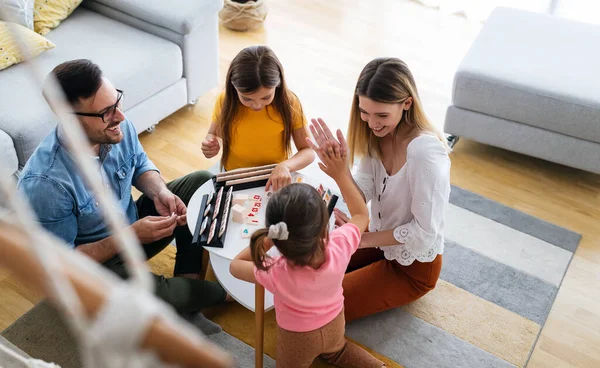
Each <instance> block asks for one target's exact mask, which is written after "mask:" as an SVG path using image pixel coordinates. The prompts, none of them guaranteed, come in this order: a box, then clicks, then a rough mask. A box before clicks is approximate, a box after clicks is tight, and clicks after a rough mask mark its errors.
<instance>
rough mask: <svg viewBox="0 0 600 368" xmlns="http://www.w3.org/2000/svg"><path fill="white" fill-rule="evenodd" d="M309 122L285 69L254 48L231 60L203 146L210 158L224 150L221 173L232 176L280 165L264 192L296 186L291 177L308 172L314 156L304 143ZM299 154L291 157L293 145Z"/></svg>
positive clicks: (270, 55) (269, 52)
mask: <svg viewBox="0 0 600 368" xmlns="http://www.w3.org/2000/svg"><path fill="white" fill-rule="evenodd" d="M307 137H308V134H307V130H306V119H305V117H304V113H303V111H302V105H301V104H300V101H299V100H298V97H296V95H295V94H294V93H293V92H292V91H290V90H289V89H288V88H287V85H286V83H285V78H284V74H283V67H282V66H281V63H280V62H279V59H277V56H275V53H274V52H273V51H272V50H271V49H270V48H268V47H266V46H251V47H247V48H245V49H243V50H242V51H240V53H239V54H237V56H236V57H235V58H234V59H233V61H232V62H231V65H230V66H229V70H228V71H227V79H226V83H225V91H224V92H223V93H222V94H221V95H220V96H219V98H218V99H217V102H216V103H215V107H214V110H213V117H212V124H211V125H210V128H209V131H208V134H207V135H206V138H205V139H204V141H203V142H202V153H203V154H204V156H205V157H206V158H211V157H214V156H216V155H217V154H218V153H219V150H220V149H221V145H222V146H223V155H222V157H221V167H222V168H224V169H225V170H233V169H237V168H240V167H254V166H262V165H268V164H275V163H276V164H278V165H277V167H276V168H275V170H273V173H272V174H271V177H270V178H269V180H268V182H267V186H266V190H269V189H272V190H278V189H279V188H282V187H284V186H286V185H288V184H289V183H291V181H292V177H291V174H290V172H292V171H297V170H300V169H302V168H304V167H306V166H308V165H309V164H310V163H311V162H312V161H313V160H314V157H315V155H314V152H313V151H312V149H311V148H310V147H309V146H308V143H307V141H306V138H307ZM292 140H293V141H294V145H295V146H296V149H297V150H298V152H297V153H296V154H295V155H294V156H292V157H290V155H291V141H292Z"/></svg>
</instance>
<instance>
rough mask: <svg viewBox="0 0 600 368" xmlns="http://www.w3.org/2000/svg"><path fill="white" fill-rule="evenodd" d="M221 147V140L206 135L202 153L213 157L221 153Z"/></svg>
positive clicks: (207, 156)
mask: <svg viewBox="0 0 600 368" xmlns="http://www.w3.org/2000/svg"><path fill="white" fill-rule="evenodd" d="M220 149H221V147H220V145H219V140H218V139H217V138H216V137H214V136H212V137H209V136H206V139H204V141H203V142H202V154H204V157H206V158H213V157H215V156H216V155H218V154H219V150H220Z"/></svg>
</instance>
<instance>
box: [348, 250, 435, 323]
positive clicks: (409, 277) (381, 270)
mask: <svg viewBox="0 0 600 368" xmlns="http://www.w3.org/2000/svg"><path fill="white" fill-rule="evenodd" d="M441 270H442V256H441V255H438V256H437V257H436V258H435V259H434V260H433V261H432V262H427V263H422V262H419V261H414V262H413V263H412V264H411V265H410V266H402V265H400V264H399V263H398V262H396V261H389V260H387V259H385V257H384V255H383V251H381V250H380V249H377V248H365V249H359V250H358V251H357V252H356V253H354V255H353V256H352V259H351V260H350V264H349V265H348V269H347V271H346V275H345V277H344V282H343V287H344V310H345V315H346V321H347V322H350V321H354V320H356V319H359V318H362V317H366V316H370V315H372V314H375V313H378V312H382V311H384V310H388V309H391V308H396V307H399V306H402V305H406V304H408V303H411V302H414V301H415V300H417V299H419V298H420V297H422V296H423V295H425V294H427V293H428V292H429V291H430V290H432V289H433V288H434V287H435V284H436V283H437V280H438V278H439V277H440V271H441Z"/></svg>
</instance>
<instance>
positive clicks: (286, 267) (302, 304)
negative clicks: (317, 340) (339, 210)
mask: <svg viewBox="0 0 600 368" xmlns="http://www.w3.org/2000/svg"><path fill="white" fill-rule="evenodd" d="M360 236H361V232H360V230H359V229H358V227H357V226H356V225H354V224H345V225H344V226H341V227H339V228H337V229H335V230H334V231H332V232H331V233H330V234H329V243H327V246H326V247H325V262H324V263H323V264H322V265H321V267H319V269H318V270H315V269H313V268H311V267H309V266H303V267H298V266H294V265H291V264H289V263H288V262H287V260H286V259H285V258H283V257H277V258H275V259H273V264H272V266H271V268H270V269H269V270H268V271H259V270H257V269H256V267H255V268H254V275H255V276H256V280H257V281H258V282H259V283H260V284H261V285H263V286H264V287H265V289H267V290H269V291H270V292H271V293H273V296H274V298H273V300H274V303H275V312H276V316H277V324H278V325H279V327H281V328H283V329H284V330H288V331H292V332H306V331H312V330H316V329H318V328H321V327H323V326H325V325H326V324H327V323H329V322H331V321H332V320H333V319H334V318H335V317H337V315H338V314H340V312H341V311H342V310H343V308H344V295H343V289H342V280H343V279H344V273H345V272H346V268H347V267H348V263H349V262H350V257H351V256H352V254H354V252H356V249H358V244H359V243H360Z"/></svg>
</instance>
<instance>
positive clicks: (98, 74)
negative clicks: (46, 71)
mask: <svg viewBox="0 0 600 368" xmlns="http://www.w3.org/2000/svg"><path fill="white" fill-rule="evenodd" d="M51 73H52V74H54V76H55V77H56V79H57V80H58V83H59V84H60V86H61V87H62V89H63V91H64V93H65V96H66V98H67V101H69V103H70V104H71V105H74V104H76V103H78V102H79V99H85V98H90V97H92V96H93V95H95V94H96V92H98V90H99V89H100V86H101V85H102V70H100V67H99V66H98V65H96V64H94V63H93V62H92V61H91V60H87V59H78V60H71V61H65V62H64V63H62V64H60V65H57V66H56V67H55V68H54V69H53V70H52V72H51Z"/></svg>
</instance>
